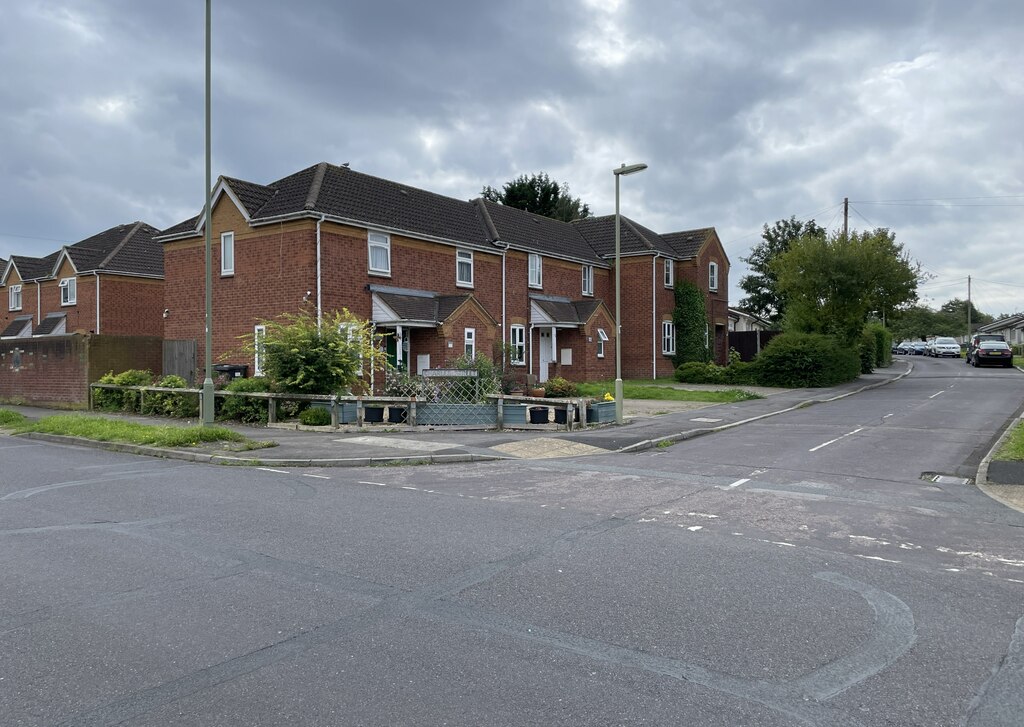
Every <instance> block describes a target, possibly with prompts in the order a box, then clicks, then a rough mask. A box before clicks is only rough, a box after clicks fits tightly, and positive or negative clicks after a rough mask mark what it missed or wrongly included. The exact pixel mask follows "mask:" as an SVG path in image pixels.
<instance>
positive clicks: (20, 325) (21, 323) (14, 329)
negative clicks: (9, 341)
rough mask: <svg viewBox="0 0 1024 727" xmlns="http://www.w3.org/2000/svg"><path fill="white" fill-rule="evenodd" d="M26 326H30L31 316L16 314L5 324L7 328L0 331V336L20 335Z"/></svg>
mask: <svg viewBox="0 0 1024 727" xmlns="http://www.w3.org/2000/svg"><path fill="white" fill-rule="evenodd" d="M26 326H29V327H31V326H32V316H18V317H17V318H15V319H14V320H12V321H11V322H10V323H8V324H7V328H5V329H4V330H3V331H0V338H10V337H12V336H17V335H20V334H21V333H24V331H25V327H26Z"/></svg>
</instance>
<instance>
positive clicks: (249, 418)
mask: <svg viewBox="0 0 1024 727" xmlns="http://www.w3.org/2000/svg"><path fill="white" fill-rule="evenodd" d="M224 390H225V391H233V392H236V391H237V392H248V393H255V392H263V391H270V382H269V381H267V379H265V378H263V377H262V376H254V377H252V378H251V379H235V380H233V381H232V382H231V383H230V384H228V385H227V386H226V387H224ZM218 418H219V419H233V420H235V421H239V422H244V423H246V424H266V423H267V401H266V399H251V398H249V397H248V396H227V397H224V402H223V404H221V407H220V412H219V415H218Z"/></svg>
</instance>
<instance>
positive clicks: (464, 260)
mask: <svg viewBox="0 0 1024 727" xmlns="http://www.w3.org/2000/svg"><path fill="white" fill-rule="evenodd" d="M455 284H456V285H458V286H460V287H462V288H472V287H473V253H472V252H471V251H470V250H457V251H456V252H455Z"/></svg>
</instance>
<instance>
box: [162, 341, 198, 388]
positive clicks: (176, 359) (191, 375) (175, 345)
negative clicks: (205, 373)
mask: <svg viewBox="0 0 1024 727" xmlns="http://www.w3.org/2000/svg"><path fill="white" fill-rule="evenodd" d="M163 375H164V376H171V375H174V376H180V377H181V378H183V379H185V381H187V382H188V383H189V384H190V385H191V384H194V383H196V342H195V340H194V339H188V340H179V341H164V361H163Z"/></svg>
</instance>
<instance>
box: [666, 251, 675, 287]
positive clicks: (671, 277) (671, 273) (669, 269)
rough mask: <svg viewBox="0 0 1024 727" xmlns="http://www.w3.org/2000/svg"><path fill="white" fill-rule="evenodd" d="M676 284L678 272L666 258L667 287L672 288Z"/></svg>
mask: <svg viewBox="0 0 1024 727" xmlns="http://www.w3.org/2000/svg"><path fill="white" fill-rule="evenodd" d="M675 284H676V271H675V267H674V266H673V265H672V260H671V259H669V258H665V287H666V288H671V287H672V286H673V285H675Z"/></svg>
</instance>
